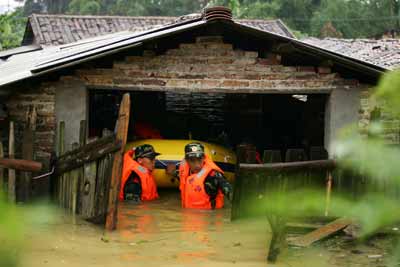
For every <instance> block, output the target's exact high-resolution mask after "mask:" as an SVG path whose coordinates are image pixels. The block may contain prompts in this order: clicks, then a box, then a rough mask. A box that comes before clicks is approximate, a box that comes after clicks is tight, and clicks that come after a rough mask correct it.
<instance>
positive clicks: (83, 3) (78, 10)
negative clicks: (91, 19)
mask: <svg viewBox="0 0 400 267" xmlns="http://www.w3.org/2000/svg"><path fill="white" fill-rule="evenodd" d="M100 8H101V6H100V3H99V2H97V1H95V0H91V1H87V0H72V1H71V3H69V5H68V13H71V14H79V15H98V14H99V13H100Z"/></svg>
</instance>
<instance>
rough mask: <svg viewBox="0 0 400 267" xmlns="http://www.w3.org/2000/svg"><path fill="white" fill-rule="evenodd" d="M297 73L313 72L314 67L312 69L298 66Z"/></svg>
mask: <svg viewBox="0 0 400 267" xmlns="http://www.w3.org/2000/svg"><path fill="white" fill-rule="evenodd" d="M297 71H303V72H315V67H312V66H299V67H297Z"/></svg>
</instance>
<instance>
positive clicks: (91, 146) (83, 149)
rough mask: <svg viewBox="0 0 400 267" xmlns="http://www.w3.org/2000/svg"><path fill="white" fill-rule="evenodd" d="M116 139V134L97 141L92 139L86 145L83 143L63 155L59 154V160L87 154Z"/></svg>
mask: <svg viewBox="0 0 400 267" xmlns="http://www.w3.org/2000/svg"><path fill="white" fill-rule="evenodd" d="M114 141H115V135H111V136H106V137H103V138H100V139H97V140H95V141H92V142H90V143H88V144H86V145H82V146H80V147H78V148H76V149H73V150H70V151H68V152H66V153H64V154H62V155H59V156H58V158H57V160H58V161H60V162H62V161H66V160H69V159H71V158H73V157H76V156H77V155H81V154H86V153H90V152H92V151H93V150H96V149H101V147H102V146H104V145H107V144H110V143H112V142H114ZM80 142H81V141H80Z"/></svg>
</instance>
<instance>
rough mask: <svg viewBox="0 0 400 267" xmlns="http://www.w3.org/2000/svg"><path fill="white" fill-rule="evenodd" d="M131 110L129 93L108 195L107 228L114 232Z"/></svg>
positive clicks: (122, 108)
mask: <svg viewBox="0 0 400 267" xmlns="http://www.w3.org/2000/svg"><path fill="white" fill-rule="evenodd" d="M130 109H131V101H130V96H129V94H128V93H126V94H124V96H123V98H122V102H121V105H120V108H119V114H118V120H117V124H116V130H117V131H116V133H117V135H116V137H117V140H119V141H121V148H120V150H119V151H118V152H117V153H115V155H114V162H113V165H112V173H111V182H110V190H109V195H108V208H107V218H106V225H105V228H106V230H108V231H112V230H114V229H115V228H116V226H117V214H118V194H119V189H120V183H121V174H122V164H123V152H124V149H125V145H126V139H127V136H128V126H129V114H130Z"/></svg>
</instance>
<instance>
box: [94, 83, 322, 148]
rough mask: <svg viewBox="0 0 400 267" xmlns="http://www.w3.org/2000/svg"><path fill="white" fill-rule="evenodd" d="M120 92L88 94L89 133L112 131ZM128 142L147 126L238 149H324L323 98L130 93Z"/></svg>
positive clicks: (164, 134)
mask: <svg viewBox="0 0 400 267" xmlns="http://www.w3.org/2000/svg"><path fill="white" fill-rule="evenodd" d="M123 93H124V92H122V91H105V90H91V91H90V105H89V108H90V114H89V126H90V135H91V136H98V135H100V134H101V131H102V129H103V128H108V129H110V130H113V129H114V127H115V125H114V123H115V121H116V117H117V114H118V105H119V103H120V100H121V98H122V94H123ZM130 94H131V101H132V104H131V106H132V110H131V123H130V129H129V135H128V139H129V140H134V139H138V138H139V139H140V136H137V131H136V127H139V125H146V127H147V126H148V127H151V128H153V129H156V131H157V132H159V134H160V136H161V137H162V138H166V139H188V138H189V137H191V138H192V139H197V140H202V141H209V142H214V143H219V144H221V145H224V146H227V147H232V148H234V147H236V145H238V144H240V143H241V142H251V143H253V144H254V145H256V147H257V150H258V151H259V152H260V153H262V151H263V150H265V149H275V150H281V151H282V152H283V153H284V151H285V150H287V149H288V148H306V149H307V148H309V147H311V146H321V147H322V146H323V145H324V128H325V126H324V118H325V104H326V100H327V95H324V94H308V95H288V94H215V93H212V94H211V93H209V94H207V93H172V92H142V91H140V92H139V91H135V92H130Z"/></svg>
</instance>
